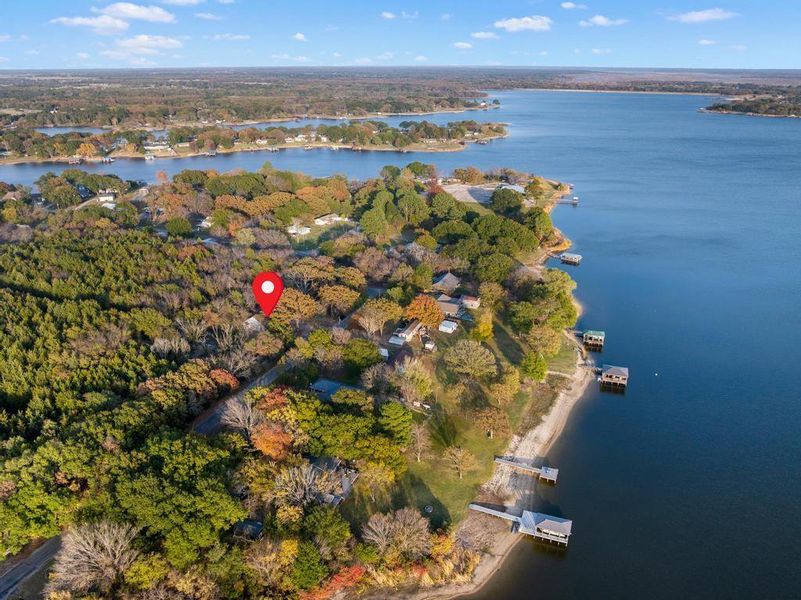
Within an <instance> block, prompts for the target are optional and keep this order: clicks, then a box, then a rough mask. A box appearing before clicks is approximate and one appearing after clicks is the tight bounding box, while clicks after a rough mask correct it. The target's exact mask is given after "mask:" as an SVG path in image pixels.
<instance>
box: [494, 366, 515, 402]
mask: <svg viewBox="0 0 801 600" xmlns="http://www.w3.org/2000/svg"><path fill="white" fill-rule="evenodd" d="M519 391H520V371H518V370H517V369H516V368H515V367H513V366H507V367H505V368H504V370H503V374H502V375H501V379H500V381H497V382H495V383H493V384H492V385H491V386H490V390H489V396H490V398H491V399H493V400H495V401H496V402H497V403H498V405H499V406H504V405H506V404H509V403H510V402H511V401H512V400H513V399H514V397H515V396H516V395H517V393H518V392H519Z"/></svg>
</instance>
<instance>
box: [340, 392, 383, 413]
mask: <svg viewBox="0 0 801 600" xmlns="http://www.w3.org/2000/svg"><path fill="white" fill-rule="evenodd" d="M331 403H332V404H333V405H335V406H342V407H346V408H351V407H352V408H355V409H356V410H358V411H359V412H363V413H371V412H372V411H373V399H372V398H371V397H370V396H369V395H368V394H366V393H365V392H363V391H362V390H352V389H348V388H342V389H341V390H339V391H338V392H337V393H335V394H334V395H333V396H331Z"/></svg>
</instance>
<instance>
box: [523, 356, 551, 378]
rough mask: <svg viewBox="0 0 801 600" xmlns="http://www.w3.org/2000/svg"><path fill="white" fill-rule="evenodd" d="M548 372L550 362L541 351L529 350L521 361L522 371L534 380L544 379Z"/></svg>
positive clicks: (525, 375)
mask: <svg viewBox="0 0 801 600" xmlns="http://www.w3.org/2000/svg"><path fill="white" fill-rule="evenodd" d="M547 372H548V363H547V362H546V361H545V358H544V357H543V356H542V354H540V353H539V352H529V353H528V354H526V355H525V356H524V357H523V360H521V361H520V373H522V374H523V376H524V377H528V378H529V379H533V380H534V381H543V380H544V379H545V375H546V374H547Z"/></svg>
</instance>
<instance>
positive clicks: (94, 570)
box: [48, 521, 139, 595]
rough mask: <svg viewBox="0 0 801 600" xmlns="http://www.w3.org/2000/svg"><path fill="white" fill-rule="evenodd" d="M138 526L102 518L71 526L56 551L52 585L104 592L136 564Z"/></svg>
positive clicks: (79, 590) (63, 589)
mask: <svg viewBox="0 0 801 600" xmlns="http://www.w3.org/2000/svg"><path fill="white" fill-rule="evenodd" d="M136 534H137V529H136V528H135V527H134V526H132V525H129V524H126V523H112V522H111V521H99V522H97V523H90V524H85V525H78V526H76V527H73V528H71V529H69V530H68V531H67V532H66V533H65V534H64V536H63V538H62V543H61V549H60V550H59V552H58V554H57V555H56V559H55V563H54V565H53V571H52V574H51V580H50V584H49V586H48V587H49V589H50V590H51V591H73V592H88V591H90V590H97V591H99V592H100V593H102V594H103V595H105V594H106V593H107V592H108V591H109V590H110V589H111V588H113V587H114V585H115V584H117V583H118V582H119V579H120V577H121V576H122V575H123V573H125V571H126V570H127V569H128V568H129V567H130V566H131V565H132V564H133V562H134V561H135V560H136V557H137V556H138V555H139V551H138V550H136V549H134V548H133V547H132V543H133V540H134V538H135V537H136Z"/></svg>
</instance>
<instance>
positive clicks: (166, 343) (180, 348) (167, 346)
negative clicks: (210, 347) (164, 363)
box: [150, 335, 192, 358]
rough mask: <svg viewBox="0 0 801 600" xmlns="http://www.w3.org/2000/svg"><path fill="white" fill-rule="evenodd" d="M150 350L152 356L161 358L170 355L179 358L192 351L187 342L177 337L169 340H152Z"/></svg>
mask: <svg viewBox="0 0 801 600" xmlns="http://www.w3.org/2000/svg"><path fill="white" fill-rule="evenodd" d="M150 349H151V350H152V351H153V354H155V355H156V356H160V357H161V358H164V357H165V356H168V355H170V354H172V355H174V356H177V357H179V358H180V357H183V356H186V355H187V354H189V353H190V352H191V351H192V348H191V346H190V345H189V342H187V341H186V340H185V339H184V338H182V337H181V336H179V335H178V336H174V337H169V338H161V337H160V338H156V339H155V340H153V343H152V344H151V346H150Z"/></svg>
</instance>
